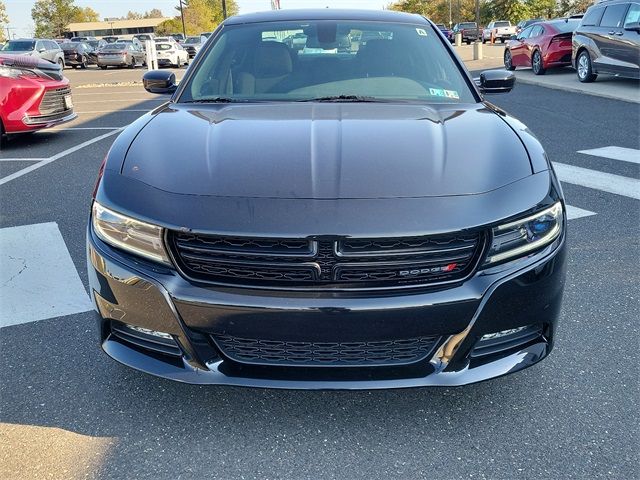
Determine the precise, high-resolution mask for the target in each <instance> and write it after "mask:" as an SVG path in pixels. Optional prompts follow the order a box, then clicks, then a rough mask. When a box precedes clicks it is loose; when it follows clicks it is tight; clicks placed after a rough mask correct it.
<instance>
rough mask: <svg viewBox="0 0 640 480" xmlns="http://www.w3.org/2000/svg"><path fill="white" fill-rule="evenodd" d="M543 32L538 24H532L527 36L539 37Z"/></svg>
mask: <svg viewBox="0 0 640 480" xmlns="http://www.w3.org/2000/svg"><path fill="white" fill-rule="evenodd" d="M543 32H544V29H543V28H542V27H541V26H540V25H534V27H533V28H532V29H531V33H530V34H529V38H533V37H539V36H540V35H542V34H543Z"/></svg>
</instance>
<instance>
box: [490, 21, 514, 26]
mask: <svg viewBox="0 0 640 480" xmlns="http://www.w3.org/2000/svg"><path fill="white" fill-rule="evenodd" d="M493 26H494V27H510V26H511V23H509V22H496V23H494V24H493Z"/></svg>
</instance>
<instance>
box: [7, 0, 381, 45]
mask: <svg viewBox="0 0 640 480" xmlns="http://www.w3.org/2000/svg"><path fill="white" fill-rule="evenodd" d="M3 1H4V3H5V5H6V7H7V14H8V15H9V27H10V29H11V30H10V33H11V36H12V37H13V34H14V33H15V35H16V37H26V36H29V35H31V34H32V33H33V28H34V27H33V20H32V19H31V8H32V7H33V4H34V3H35V0H3ZM390 1H391V0H280V6H281V7H282V8H283V9H284V8H324V7H330V8H365V9H376V10H379V9H381V8H382V7H384V6H385V5H387V4H388V3H390ZM236 2H237V3H238V7H239V8H240V13H250V12H259V11H262V10H269V9H270V8H271V3H270V0H236ZM75 4H76V5H78V6H80V7H91V8H93V9H94V10H96V11H97V12H98V14H100V19H102V18H105V17H123V16H125V15H126V14H127V12H128V11H129V10H133V11H136V12H141V13H142V12H144V11H147V10H151V9H152V8H159V9H160V10H162V13H163V14H164V15H165V16H167V17H171V16H174V15H175V13H174V12H175V9H174V7H175V6H176V5H177V4H178V0H76V1H75ZM5 33H6V32H5Z"/></svg>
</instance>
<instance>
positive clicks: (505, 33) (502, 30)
mask: <svg viewBox="0 0 640 480" xmlns="http://www.w3.org/2000/svg"><path fill="white" fill-rule="evenodd" d="M515 34H516V27H515V26H511V22H509V21H505V20H498V21H496V20H494V21H493V22H489V25H487V28H485V29H484V30H482V43H486V42H490V41H491V38H492V37H493V39H494V40H500V42H501V43H504V42H506V41H507V40H509V39H510V38H511V37H512V36H513V35H515Z"/></svg>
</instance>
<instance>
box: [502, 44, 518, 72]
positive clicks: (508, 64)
mask: <svg viewBox="0 0 640 480" xmlns="http://www.w3.org/2000/svg"><path fill="white" fill-rule="evenodd" d="M504 68H506V69H507V70H511V71H513V70H515V69H516V67H515V65H514V64H513V58H511V50H509V49H508V48H505V50H504Z"/></svg>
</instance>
